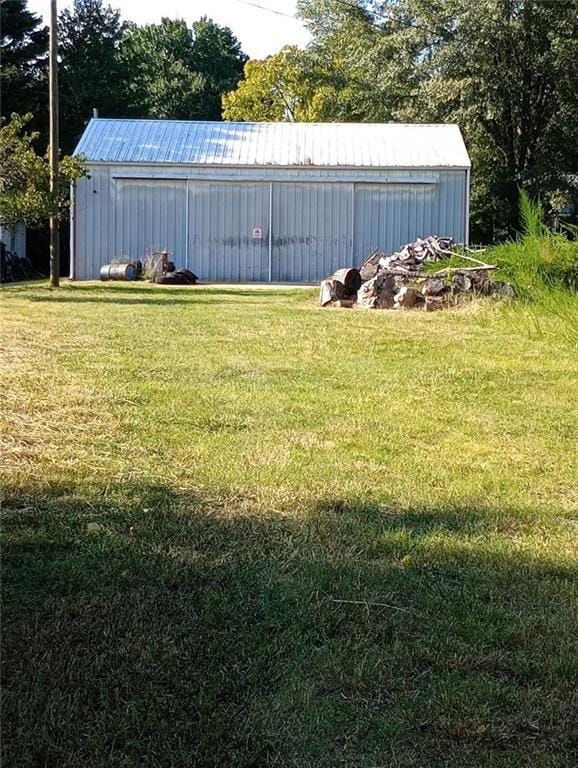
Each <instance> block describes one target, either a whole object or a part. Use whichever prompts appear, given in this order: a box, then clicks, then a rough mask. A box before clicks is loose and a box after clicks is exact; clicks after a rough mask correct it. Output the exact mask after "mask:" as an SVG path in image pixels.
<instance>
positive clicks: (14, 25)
mask: <svg viewBox="0 0 578 768" xmlns="http://www.w3.org/2000/svg"><path fill="white" fill-rule="evenodd" d="M26 6H27V0H1V1H0V62H1V66H0V115H4V116H7V115H10V114H12V113H13V112H16V113H18V114H24V113H28V112H32V113H33V114H34V119H35V125H36V126H38V128H41V127H43V126H44V125H45V122H46V102H47V99H46V98H43V90H44V89H45V88H47V83H46V55H47V48H48V31H47V29H46V27H44V26H42V24H41V21H40V19H39V17H38V16H36V15H35V14H33V13H31V12H30V11H29V10H28V9H27V8H26Z"/></svg>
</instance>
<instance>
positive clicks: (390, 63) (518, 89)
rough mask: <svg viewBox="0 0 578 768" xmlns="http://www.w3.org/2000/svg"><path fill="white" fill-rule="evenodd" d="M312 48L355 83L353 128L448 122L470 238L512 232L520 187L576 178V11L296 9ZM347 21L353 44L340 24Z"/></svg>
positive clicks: (534, 2) (501, 3)
mask: <svg viewBox="0 0 578 768" xmlns="http://www.w3.org/2000/svg"><path fill="white" fill-rule="evenodd" d="M299 7H300V11H301V14H302V16H303V17H304V18H305V20H306V22H307V24H308V25H309V27H310V29H311V31H312V33H313V36H314V39H313V45H312V47H313V48H314V49H317V50H318V51H321V52H327V51H330V52H332V53H333V54H335V53H336V52H338V51H340V52H341V53H340V56H341V66H342V71H343V72H344V73H345V77H346V79H347V80H348V81H349V82H350V83H354V82H355V81H356V79H357V80H358V79H359V74H358V73H359V71H360V70H361V71H362V72H363V73H364V78H363V82H364V83H365V86H366V89H365V93H364V95H365V97H366V98H365V106H364V105H363V104H361V111H360V112H358V115H359V114H361V116H362V118H361V119H366V120H373V119H391V118H393V119H396V120H417V121H425V122H428V121H440V122H449V121H452V122H453V121H455V122H458V123H459V124H460V126H461V127H462V129H463V131H464V133H465V136H466V139H467V142H468V145H469V149H470V152H471V155H472V159H473V161H474V174H473V181H474V184H473V193H474V194H473V199H472V213H473V223H474V235H475V236H477V237H480V238H484V239H485V238H488V237H490V236H491V235H492V232H494V231H495V230H496V229H508V228H512V227H515V226H516V223H517V222H516V220H517V212H518V208H517V197H518V192H517V188H518V186H519V185H522V186H525V187H527V188H528V189H529V190H530V191H532V192H534V193H536V192H541V193H542V194H546V195H547V194H548V193H549V192H554V191H555V190H556V189H558V188H561V187H564V186H565V185H566V186H567V184H568V178H569V176H570V175H571V173H572V172H573V173H576V171H577V170H578V88H577V87H576V81H577V77H578V69H577V64H576V62H577V61H578V0H556V1H555V2H552V1H551V0H477V1H476V2H475V3H473V2H471V0H444V1H443V2H442V0H377V1H376V2H375V1H373V0H301V2H300V4H299ZM352 19H354V20H355V19H358V20H361V23H358V24H357V26H356V28H355V29H356V31H355V35H352V34H351V29H352V27H351V20H352Z"/></svg>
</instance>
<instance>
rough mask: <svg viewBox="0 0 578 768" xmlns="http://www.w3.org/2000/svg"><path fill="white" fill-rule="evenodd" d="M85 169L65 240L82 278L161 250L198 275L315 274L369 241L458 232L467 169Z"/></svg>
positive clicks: (358, 252) (299, 277)
mask: <svg viewBox="0 0 578 768" xmlns="http://www.w3.org/2000/svg"><path fill="white" fill-rule="evenodd" d="M89 171H90V178H86V179H82V180H80V181H79V182H78V185H77V197H76V227H75V231H76V234H75V236H74V237H73V240H74V241H75V245H74V253H75V254H76V257H75V267H76V273H75V276H76V277H77V279H81V280H82V279H96V278H98V275H99V269H100V266H101V265H102V264H105V263H107V262H109V261H110V260H111V259H112V258H114V257H119V256H123V255H125V256H129V257H130V258H133V259H138V258H140V259H142V258H143V257H144V256H146V254H147V253H148V252H150V251H151V250H156V249H160V248H166V249H168V250H169V251H171V252H172V253H173V254H174V261H175V262H176V264H177V266H189V267H190V268H191V269H192V270H193V271H194V272H196V273H197V274H198V275H199V277H200V278H201V279H202V280H225V281H226V280H239V281H266V280H268V279H269V269H271V279H272V280H274V281H295V282H313V281H317V280H319V279H321V278H323V277H324V276H326V275H327V274H330V273H331V272H332V271H334V269H336V268H337V267H340V266H344V265H351V264H360V263H361V262H362V261H363V260H364V259H365V258H366V257H367V255H368V254H369V253H370V252H371V251H372V250H373V249H374V248H376V247H380V248H382V249H384V250H387V251H393V250H395V249H396V248H398V247H399V246H400V245H402V244H403V243H405V242H409V241H411V240H414V239H415V238H416V237H418V236H425V235H429V234H432V233H436V234H443V235H450V236H452V237H454V238H455V239H456V240H458V241H463V239H464V237H465V204H466V203H465V201H466V194H465V191H466V186H465V185H466V172H465V171H444V170H439V171H438V172H436V173H432V172H429V173H427V174H424V172H423V171H420V170H417V169H416V170H413V171H389V172H388V173H387V175H386V174H383V173H380V172H379V171H377V170H369V171H366V172H361V171H359V170H357V169H342V170H339V171H337V170H327V171H325V172H322V171H320V170H318V169H314V168H312V169H308V170H307V171H305V170H304V169H302V170H301V171H297V170H296V169H277V171H276V173H275V174H273V172H272V170H271V169H266V170H263V169H237V170H236V175H235V176H231V175H230V172H229V171H226V170H225V169H221V171H220V174H221V179H222V180H220V181H217V180H215V177H216V178H219V175H220V174H219V173H218V172H215V170H214V169H205V171H204V173H201V172H200V170H199V169H191V168H188V169H187V168H180V169H179V170H178V173H177V174H175V172H174V171H171V169H170V168H169V167H166V166H164V167H157V168H155V169H151V168H150V167H148V166H112V165H111V166H98V165H96V166H92V167H90V169H89ZM171 174H173V178H171ZM175 176H178V178H175ZM227 176H228V180H224V179H225V178H227ZM189 177H190V178H189ZM384 180H386V183H384ZM271 185H272V213H273V217H272V224H271V223H270V221H269V194H270V186H271ZM187 186H188V190H187ZM187 200H188V205H187ZM270 224H271V242H272V250H271V264H269V247H268V246H269V228H270ZM254 226H261V227H262V238H261V239H254V238H253V227H254ZM187 236H188V241H187Z"/></svg>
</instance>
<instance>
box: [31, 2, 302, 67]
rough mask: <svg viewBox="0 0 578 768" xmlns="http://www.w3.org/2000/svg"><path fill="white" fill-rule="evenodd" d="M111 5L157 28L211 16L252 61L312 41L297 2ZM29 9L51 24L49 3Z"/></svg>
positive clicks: (128, 17) (67, 4)
mask: <svg viewBox="0 0 578 768" xmlns="http://www.w3.org/2000/svg"><path fill="white" fill-rule="evenodd" d="M72 4H73V3H72V0H59V2H58V9H59V11H60V10H62V9H64V8H69V7H70V6H72ZM110 5H112V7H113V8H119V9H120V12H121V15H122V18H123V19H124V20H125V21H135V22H136V23H137V24H151V23H155V24H157V23H158V22H159V21H160V20H161V17H163V16H168V17H169V18H181V19H185V20H186V21H187V22H188V23H189V24H192V22H193V21H196V20H197V19H199V18H200V17H201V16H208V17H209V18H211V19H213V21H215V22H216V23H217V24H220V25H221V26H227V27H230V28H231V30H232V31H233V34H234V35H235V36H236V37H237V39H238V40H239V42H240V43H241V45H242V47H243V50H244V51H245V53H247V54H248V55H249V56H250V57H251V58H252V59H262V58H264V57H265V56H269V55H270V54H272V53H276V52H277V51H278V50H279V49H280V48H282V47H283V46H284V45H299V46H301V47H303V46H305V45H306V44H307V43H308V42H309V40H310V35H309V32H308V31H307V30H306V29H305V26H304V24H303V22H302V21H300V20H299V19H297V18H296V16H295V14H296V1H295V0H161V2H158V0H156V1H153V0H110ZM256 6H262V8H258V7H256ZM28 8H29V10H31V11H32V12H33V13H37V14H40V15H41V16H43V18H44V22H45V23H48V16H49V8H50V2H49V0H28ZM264 9H268V10H264Z"/></svg>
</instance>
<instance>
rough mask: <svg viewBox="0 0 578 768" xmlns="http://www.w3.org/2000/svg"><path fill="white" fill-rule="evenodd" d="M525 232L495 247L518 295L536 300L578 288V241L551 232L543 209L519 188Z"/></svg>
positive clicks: (496, 258)
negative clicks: (515, 238)
mask: <svg viewBox="0 0 578 768" xmlns="http://www.w3.org/2000/svg"><path fill="white" fill-rule="evenodd" d="M520 214H521V221H522V225H523V232H522V235H521V236H520V237H519V238H518V239H517V240H513V241H510V242H508V243H505V244H504V245H501V246H499V247H497V248H494V249H492V259H493V260H494V261H495V263H496V264H498V265H499V267H500V274H501V275H502V276H504V277H505V278H506V279H508V280H510V281H511V282H512V283H513V285H514V286H515V288H516V291H517V294H518V296H519V297H522V298H524V299H527V300H531V301H537V300H541V299H544V298H546V296H545V294H548V293H550V292H552V291H560V290H562V291H563V290H571V291H572V290H574V291H575V290H576V289H577V288H578V242H577V241H575V240H569V239H568V237H566V236H565V235H563V234H560V233H554V232H551V231H550V230H549V229H548V227H547V225H546V222H545V216H544V209H543V207H542V205H541V203H539V202H532V200H530V198H529V196H528V194H527V193H526V192H525V191H524V190H522V191H521V192H520Z"/></svg>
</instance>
